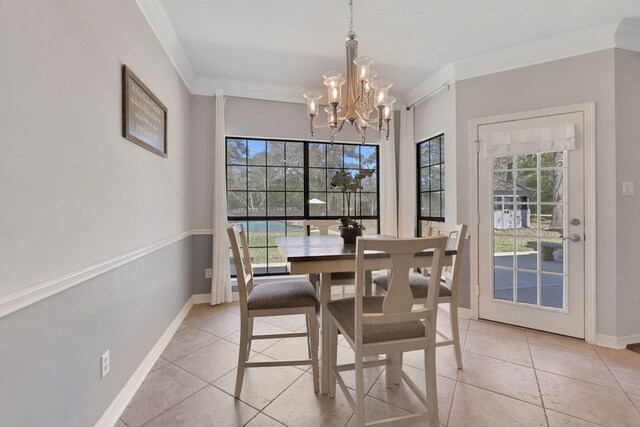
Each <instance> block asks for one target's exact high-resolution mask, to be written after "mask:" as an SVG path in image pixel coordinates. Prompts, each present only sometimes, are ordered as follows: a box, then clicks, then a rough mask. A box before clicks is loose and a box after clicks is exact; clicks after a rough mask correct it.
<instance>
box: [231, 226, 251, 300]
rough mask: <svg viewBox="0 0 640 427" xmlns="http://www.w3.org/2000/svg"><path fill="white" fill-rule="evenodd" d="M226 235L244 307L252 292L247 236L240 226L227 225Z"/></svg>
mask: <svg viewBox="0 0 640 427" xmlns="http://www.w3.org/2000/svg"><path fill="white" fill-rule="evenodd" d="M227 235H228V237H229V243H230V244H231V253H232V254H233V263H234V265H235V267H236V278H237V280H238V294H239V296H240V305H241V306H242V307H246V305H247V298H248V296H249V294H250V293H251V292H252V291H253V268H252V266H251V257H250V255H249V247H248V245H247V234H246V233H245V231H244V228H243V227H242V225H241V224H229V225H228V226H227Z"/></svg>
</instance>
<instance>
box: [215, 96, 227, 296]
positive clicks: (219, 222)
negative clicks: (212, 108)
mask: <svg viewBox="0 0 640 427" xmlns="http://www.w3.org/2000/svg"><path fill="white" fill-rule="evenodd" d="M224 103H225V98H224V96H223V95H222V91H221V90H217V91H216V129H215V140H214V148H213V260H212V263H211V266H212V273H213V274H212V276H211V305H216V304H222V303H225V302H231V274H230V271H229V241H228V239H227V177H226V165H225V156H226V141H225V134H226V133H225V127H224Z"/></svg>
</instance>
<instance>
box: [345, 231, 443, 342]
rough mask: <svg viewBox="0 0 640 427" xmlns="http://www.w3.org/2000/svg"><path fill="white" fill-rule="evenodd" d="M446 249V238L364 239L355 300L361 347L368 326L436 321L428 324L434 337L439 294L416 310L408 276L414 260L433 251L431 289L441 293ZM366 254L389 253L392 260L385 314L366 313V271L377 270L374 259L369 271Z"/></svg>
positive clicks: (430, 296)
mask: <svg viewBox="0 0 640 427" xmlns="http://www.w3.org/2000/svg"><path fill="white" fill-rule="evenodd" d="M446 247H447V238H446V237H445V236H437V237H417V238H407V239H397V238H362V237H359V238H358V240H357V242H356V299H355V301H356V302H355V331H356V332H355V338H356V342H357V343H358V342H359V343H360V344H361V343H362V326H363V325H365V324H384V323H397V322H406V321H411V320H422V319H426V320H428V319H433V321H431V322H430V321H426V322H425V325H426V328H427V329H431V330H432V331H433V332H434V333H435V316H436V312H437V307H438V292H429V293H428V295H427V302H426V304H424V305H423V306H419V307H416V308H414V307H413V294H412V292H411V288H410V286H409V272H410V270H411V266H412V264H413V258H414V256H416V254H417V253H419V252H422V251H426V250H431V251H433V256H432V259H431V265H430V268H431V271H432V272H434V273H435V274H432V275H431V277H430V279H429V280H430V287H429V289H436V290H437V289H438V285H439V282H440V274H441V272H442V263H443V258H444V255H445V251H446ZM366 251H379V252H384V253H387V254H388V255H389V256H390V258H391V269H390V273H389V286H388V289H387V293H386V295H385V296H384V302H383V305H382V311H383V312H382V313H364V312H363V296H364V280H365V271H366V270H369V269H375V268H376V267H375V260H374V259H371V262H370V263H369V267H367V262H366V258H365V252H366Z"/></svg>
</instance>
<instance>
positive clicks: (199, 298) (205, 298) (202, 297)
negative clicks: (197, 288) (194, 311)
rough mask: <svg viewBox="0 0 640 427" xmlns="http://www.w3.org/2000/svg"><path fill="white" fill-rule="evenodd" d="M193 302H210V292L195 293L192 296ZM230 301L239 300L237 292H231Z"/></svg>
mask: <svg viewBox="0 0 640 427" xmlns="http://www.w3.org/2000/svg"><path fill="white" fill-rule="evenodd" d="M192 299H193V303H194V304H209V303H210V302H211V294H196V295H194V296H193V297H192ZM231 300H232V301H240V294H238V293H237V292H232V293H231Z"/></svg>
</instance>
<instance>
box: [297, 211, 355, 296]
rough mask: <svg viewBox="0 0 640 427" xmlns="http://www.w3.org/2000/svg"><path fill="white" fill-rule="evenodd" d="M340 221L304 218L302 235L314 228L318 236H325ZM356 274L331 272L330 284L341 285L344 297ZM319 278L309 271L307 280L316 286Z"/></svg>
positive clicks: (309, 233)
mask: <svg viewBox="0 0 640 427" xmlns="http://www.w3.org/2000/svg"><path fill="white" fill-rule="evenodd" d="M339 225H340V223H339V222H338V221H337V220H335V219H305V220H303V221H302V227H303V228H304V235H305V236H310V235H311V232H312V231H314V230H317V231H318V234H319V235H320V236H327V235H328V234H329V229H330V228H331V227H332V226H339ZM355 278H356V275H355V273H354V272H342V273H331V286H332V287H333V286H341V289H340V297H341V298H344V297H345V294H346V292H345V290H346V287H347V286H349V285H353V284H354V283H355ZM319 280H320V276H319V275H318V274H314V273H310V274H309V281H310V282H311V283H313V284H314V286H316V287H317V285H318V283H319Z"/></svg>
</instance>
